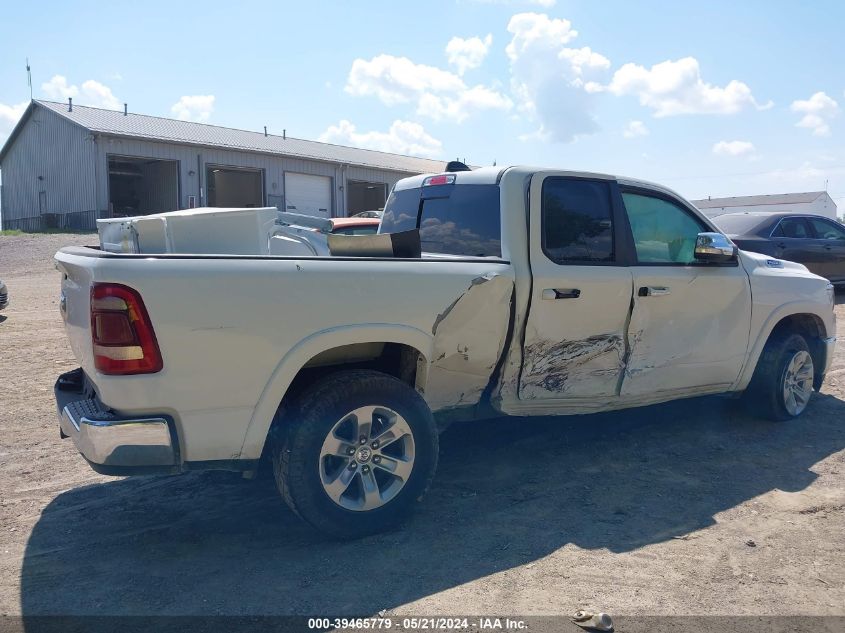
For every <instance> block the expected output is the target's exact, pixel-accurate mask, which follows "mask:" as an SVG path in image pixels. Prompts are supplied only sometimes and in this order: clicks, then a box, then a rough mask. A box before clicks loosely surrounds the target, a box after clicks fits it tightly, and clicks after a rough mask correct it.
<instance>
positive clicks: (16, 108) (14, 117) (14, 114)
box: [0, 101, 29, 147]
mask: <svg viewBox="0 0 845 633" xmlns="http://www.w3.org/2000/svg"><path fill="white" fill-rule="evenodd" d="M28 105H29V101H23V102H21V103H17V104H13V105H7V104H5V103H0V147H2V146H3V144H4V143H5V142H6V139H7V138H8V136H9V134H10V133H11V131H12V129H13V128H14V127H15V125H16V124H17V122H18V121H19V120H20V118H21V117H22V116H23V113H24V111H25V110H26V106H28Z"/></svg>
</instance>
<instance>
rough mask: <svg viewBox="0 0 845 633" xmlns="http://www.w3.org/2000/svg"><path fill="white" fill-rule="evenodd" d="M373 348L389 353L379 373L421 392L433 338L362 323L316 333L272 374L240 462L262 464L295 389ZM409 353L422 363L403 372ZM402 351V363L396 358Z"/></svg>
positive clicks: (412, 330)
mask: <svg viewBox="0 0 845 633" xmlns="http://www.w3.org/2000/svg"><path fill="white" fill-rule="evenodd" d="M370 344H381V345H383V346H384V350H389V355H390V357H389V359H388V357H386V356H385V355H381V356H380V357H379V358H381V359H382V361H383V364H382V365H381V366H379V365H378V364H376V367H377V368H379V369H380V370H382V371H385V373H388V374H391V375H394V376H396V377H397V378H400V379H403V380H404V381H405V382H409V384H411V386H414V387H416V388H417V389H421V388H423V387H424V386H425V381H426V378H427V368H428V359H430V358H431V351H432V346H433V337H432V335H430V334H427V333H426V332H423V331H422V330H419V329H416V328H413V327H409V326H404V325H392V324H363V325H352V326H347V327H342V328H332V329H330V330H323V331H321V332H316V333H314V334H312V335H311V336H309V337H307V338H306V339H304V340H302V341H301V342H300V343H298V344H297V345H296V346H294V347H293V348H291V349H290V350H289V351H288V353H287V354H285V355H284V357H283V358H282V359H281V361H279V364H278V365H277V366H276V368H275V370H274V371H273V373H272V374H271V376H270V378H269V380H268V381H267V384H266V385H265V386H264V389H263V390H262V392H261V397H260V398H259V400H258V404H257V405H256V407H255V409H254V410H253V414H252V417H251V419H250V422H249V426H248V427H247V430H246V434H245V435H244V442H243V445H242V446H241V459H258V458H259V457H260V456H261V454H262V452H263V450H264V444H265V441H266V439H267V435H268V433H269V431H270V427H271V425H272V423H273V420H274V418H275V416H276V411H277V410H278V409H279V407H280V405H281V404H282V401H283V400H284V399H285V398H286V397H288V396H289V395H290V394H291V393H292V391H291V390H292V389H293V388H300V387H301V386H303V384H307V380H302V379H303V377H305V378H307V377H308V375H309V374H311V373H314V374H316V372H319V373H320V374H324V373H325V372H326V371H334V370H336V369H338V368H351V367H356V366H360V364H359V363H358V362H357V361H355V360H349V359H350V358H352V359H354V358H355V357H356V354H358V353H359V352H363V347H364V346H367V345H370ZM404 351H407V352H409V353H411V354H415V355H416V356H417V358H418V359H419V360H418V362H417V363H416V367H415V368H414V371H413V372H411V373H409V372H408V371H407V369H406V370H403V369H402V367H403V364H404V363H405V360H404V359H407V354H403V352H404ZM397 352H398V353H399V358H398V359H395V358H394V354H396V353H397ZM405 366H406V365H405ZM409 375H410V378H409Z"/></svg>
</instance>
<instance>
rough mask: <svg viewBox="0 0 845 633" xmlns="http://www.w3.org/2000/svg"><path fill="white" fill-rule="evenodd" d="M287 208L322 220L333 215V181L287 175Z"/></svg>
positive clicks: (305, 175) (303, 175) (306, 175)
mask: <svg viewBox="0 0 845 633" xmlns="http://www.w3.org/2000/svg"><path fill="white" fill-rule="evenodd" d="M285 208H286V209H287V210H288V211H292V212H294V213H304V214H305V215H314V216H317V217H321V218H329V217H331V215H332V179H331V178H329V177H328V176H311V175H308V174H291V173H286V174H285Z"/></svg>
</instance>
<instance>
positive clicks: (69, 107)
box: [67, 97, 73, 112]
mask: <svg viewBox="0 0 845 633" xmlns="http://www.w3.org/2000/svg"><path fill="white" fill-rule="evenodd" d="M67 111H68V112H73V97H68V98H67Z"/></svg>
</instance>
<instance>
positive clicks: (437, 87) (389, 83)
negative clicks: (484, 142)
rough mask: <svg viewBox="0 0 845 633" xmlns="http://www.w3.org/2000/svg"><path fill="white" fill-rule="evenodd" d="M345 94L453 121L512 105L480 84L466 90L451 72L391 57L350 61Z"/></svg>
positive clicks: (505, 98) (381, 56)
mask: <svg viewBox="0 0 845 633" xmlns="http://www.w3.org/2000/svg"><path fill="white" fill-rule="evenodd" d="M346 92H348V93H349V94H352V95H356V96H375V97H377V98H378V99H379V100H380V101H381V102H382V103H384V104H385V105H388V106H393V105H397V104H402V103H416V104H417V114H420V115H423V116H428V117H432V118H434V119H437V120H439V119H443V118H449V119H452V120H454V121H457V122H461V121H463V120H464V119H466V118H467V116H469V114H471V113H472V112H473V111H478V110H489V109H500V110H508V109H510V107H511V105H512V103H511V101H510V99H508V98H507V97H506V96H505V95H502V94H500V93H498V92H496V91H495V90H493V89H492V88H487V87H485V86H481V85H477V86H474V87H472V88H469V87H467V85H466V84H465V83H464V81H463V79H461V78H460V77H459V76H458V75H456V74H454V73H451V72H449V71H447V70H442V69H440V68H436V67H434V66H427V65H425V64H416V63H414V62H412V61H411V60H410V59H408V58H407V57H394V56H392V55H378V56H376V57H373V58H372V59H371V60H369V61H367V60H364V59H356V60H355V61H354V62H352V68H351V70H350V71H349V77H348V78H347V82H346Z"/></svg>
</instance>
